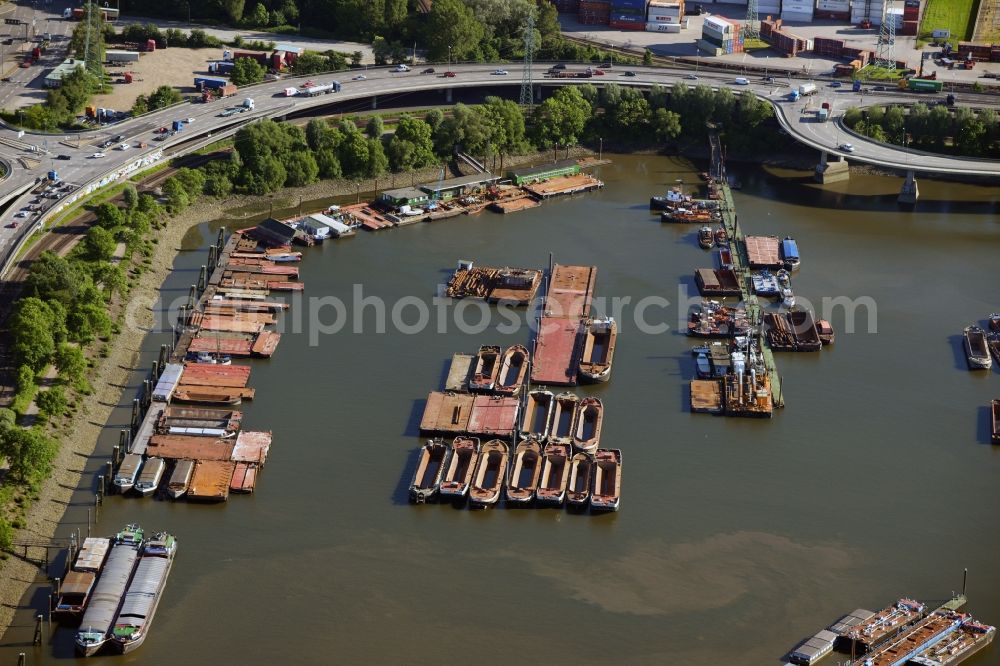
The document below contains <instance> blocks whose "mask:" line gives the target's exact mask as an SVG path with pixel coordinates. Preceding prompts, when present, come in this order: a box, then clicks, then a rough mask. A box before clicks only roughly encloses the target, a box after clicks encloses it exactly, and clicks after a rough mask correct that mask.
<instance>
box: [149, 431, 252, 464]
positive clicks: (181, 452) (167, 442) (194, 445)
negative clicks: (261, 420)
mask: <svg viewBox="0 0 1000 666" xmlns="http://www.w3.org/2000/svg"><path fill="white" fill-rule="evenodd" d="M233 445H234V440H233V438H229V439H217V438H213V437H198V436H196V435H153V436H152V437H151V438H150V439H149V446H148V447H147V449H146V453H147V454H148V455H150V456H155V457H157V458H165V459H171V460H183V459H188V460H232V459H233Z"/></svg>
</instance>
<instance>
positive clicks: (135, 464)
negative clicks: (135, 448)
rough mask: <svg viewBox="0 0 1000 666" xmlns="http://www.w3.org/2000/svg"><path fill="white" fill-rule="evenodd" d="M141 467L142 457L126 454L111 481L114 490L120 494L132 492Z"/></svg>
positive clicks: (135, 454)
mask: <svg viewBox="0 0 1000 666" xmlns="http://www.w3.org/2000/svg"><path fill="white" fill-rule="evenodd" d="M141 467H142V456H140V455H139V454H138V453H126V454H125V457H124V458H122V464H121V465H119V466H118V471H117V472H115V478H114V480H113V482H114V484H115V488H117V489H118V492H120V493H127V492H128V491H130V490H132V487H133V486H134V485H135V480H136V479H137V478H138V477H139V469H140V468H141Z"/></svg>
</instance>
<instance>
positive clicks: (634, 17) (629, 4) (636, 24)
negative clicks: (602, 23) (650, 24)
mask: <svg viewBox="0 0 1000 666" xmlns="http://www.w3.org/2000/svg"><path fill="white" fill-rule="evenodd" d="M648 4H649V0H611V17H610V20H609V21H608V25H610V26H611V27H612V28H616V29H618V30H645V29H646V9H647V5H648Z"/></svg>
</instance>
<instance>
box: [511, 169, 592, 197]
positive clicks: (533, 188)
mask: <svg viewBox="0 0 1000 666" xmlns="http://www.w3.org/2000/svg"><path fill="white" fill-rule="evenodd" d="M521 187H523V188H524V190H525V191H526V192H528V193H530V194H532V195H534V196H536V197H538V198H539V199H548V198H551V197H556V196H561V195H567V194H577V193H579V192H591V191H593V190H598V189H600V188H602V187H604V183H603V182H601V181H600V180H598V179H597V178H594V177H593V176H591V175H590V174H586V173H577V174H572V175H568V176H556V177H555V178H549V179H547V180H543V181H540V182H537V183H531V184H526V185H522V186H521Z"/></svg>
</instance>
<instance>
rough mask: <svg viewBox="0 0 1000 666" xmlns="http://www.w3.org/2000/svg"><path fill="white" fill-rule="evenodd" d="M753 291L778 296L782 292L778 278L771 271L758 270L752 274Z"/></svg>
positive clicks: (763, 294)
mask: <svg viewBox="0 0 1000 666" xmlns="http://www.w3.org/2000/svg"><path fill="white" fill-rule="evenodd" d="M750 282H751V284H752V285H753V292H754V293H755V294H757V295H758V296H777V295H778V294H780V293H781V287H780V286H779V285H778V278H777V277H775V276H774V275H772V274H771V272H770V271H766V270H765V271H758V272H757V273H754V274H752V275H751V276H750Z"/></svg>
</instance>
